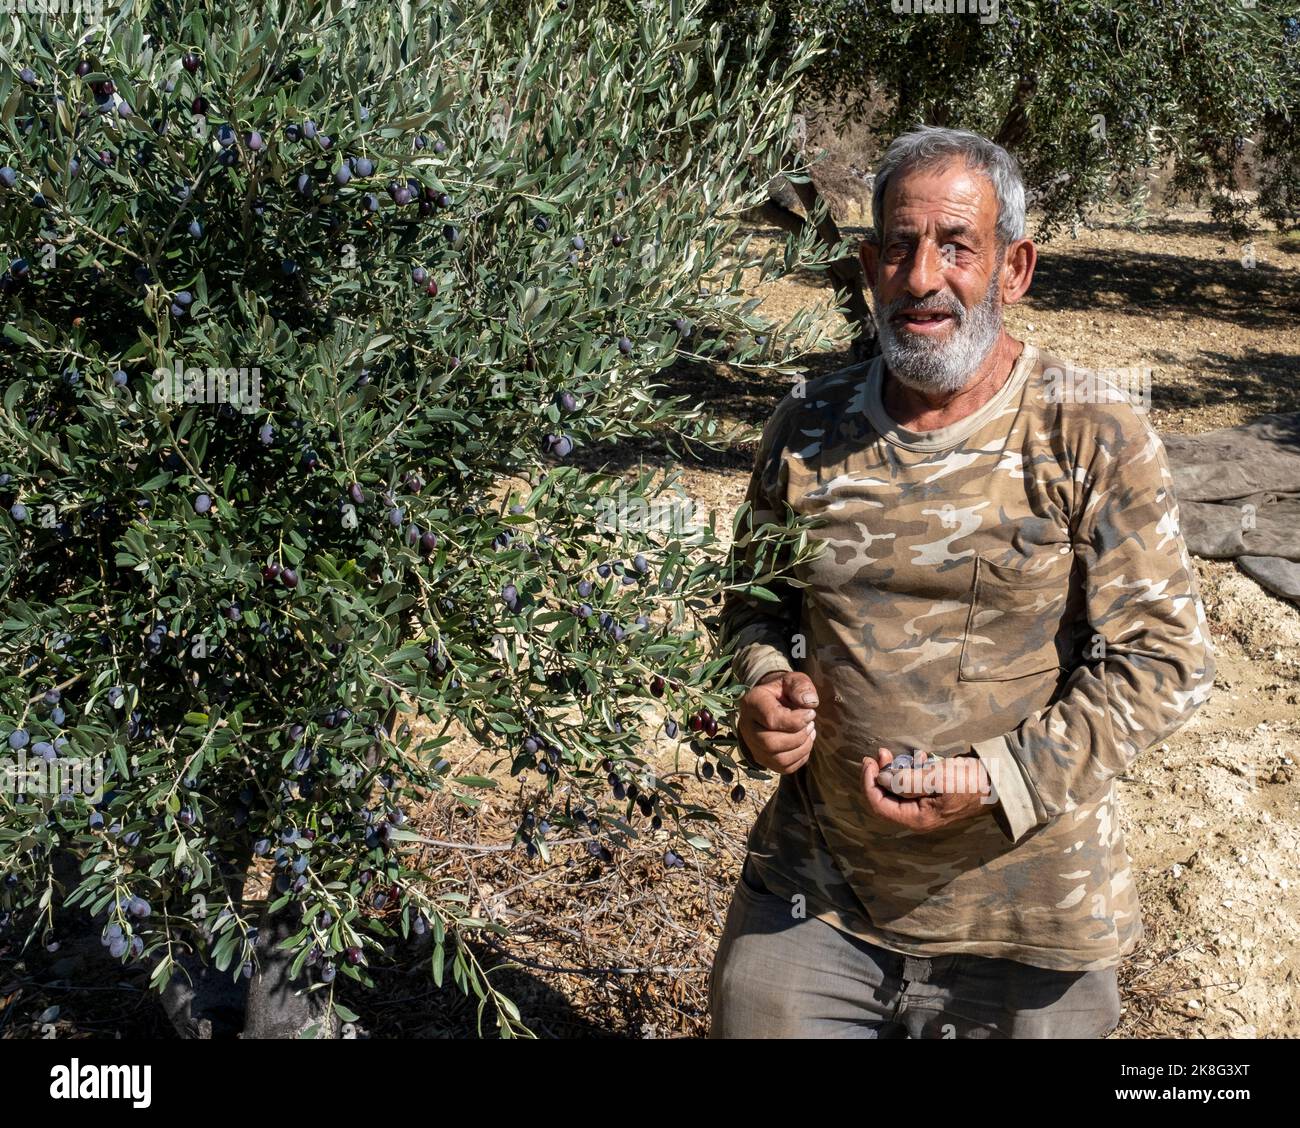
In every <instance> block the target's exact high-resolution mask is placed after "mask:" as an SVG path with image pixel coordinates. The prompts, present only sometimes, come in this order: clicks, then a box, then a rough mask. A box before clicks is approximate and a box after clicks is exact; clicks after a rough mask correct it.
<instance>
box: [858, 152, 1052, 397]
mask: <svg viewBox="0 0 1300 1128" xmlns="http://www.w3.org/2000/svg"><path fill="white" fill-rule="evenodd" d="M884 210H885V224H884V236H883V239H882V242H881V245H880V247H879V249H878V250H876V249H875V248H865V247H864V253H863V265H864V266H865V267H866V269H867V276H868V278H870V279H871V281H872V287H871V291H872V296H873V298H874V299H875V300H874V307H875V310H874V312H875V317H876V324H877V328H878V331H879V333H880V344H881V351H882V353H883V354H884V358H885V362H886V363H887V364H888V365H889V370H890V372H891V373H893V375H894V376H895V377H896V378H897V379H898V380H899V381H900V382H901V383H903V384H906V385H908V386H910V387H913V388H916V389H917V390H919V391H925V392H951V391H956V390H957V389H959V388H961V387H962V386H963V385H964V384H965V383H966V382H967V381H968V380H969V378H970V377H971V376H972V375H973V374H974V372H975V370H976V369H977V368H978V367H979V365H980V364H981V362H982V361H983V360H984V359H985V357H987V356H988V354H989V352H990V350H991V349H992V348H993V346H994V345H995V344H996V343H997V340H998V337H999V336H1000V334H1001V332H1002V299H1001V295H1000V293H999V284H1000V283H1001V281H1002V262H1003V254H1004V249H1002V248H999V247H998V245H997V239H996V235H995V231H994V229H995V226H996V224H997V217H998V203H997V196H996V194H995V193H994V190H993V185H992V183H991V182H990V181H989V180H988V178H987V177H985V176H984V175H982V174H981V173H978V172H972V171H970V170H969V169H968V168H966V166H965V164H964V163H963V162H961V161H953V162H952V163H951V164H949V165H948V166H946V167H944V168H940V169H932V170H916V171H908V170H906V169H905V170H904V171H902V172H901V173H899V174H897V175H896V176H895V178H894V179H892V180H891V182H890V184H889V186H888V188H887V189H886V191H885V200H884ZM1026 282H1027V279H1026ZM1017 296H1018V295H1017Z"/></svg>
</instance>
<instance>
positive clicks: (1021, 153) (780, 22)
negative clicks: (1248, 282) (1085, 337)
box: [708, 0, 1300, 352]
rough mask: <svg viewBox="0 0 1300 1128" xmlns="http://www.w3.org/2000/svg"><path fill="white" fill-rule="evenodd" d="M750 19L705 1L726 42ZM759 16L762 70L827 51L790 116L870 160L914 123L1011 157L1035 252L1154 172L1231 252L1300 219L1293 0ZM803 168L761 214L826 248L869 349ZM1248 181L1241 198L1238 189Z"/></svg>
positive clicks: (1129, 1)
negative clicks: (1031, 222)
mask: <svg viewBox="0 0 1300 1128" xmlns="http://www.w3.org/2000/svg"><path fill="white" fill-rule="evenodd" d="M910 6H911V5H910V4H909V5H908V7H909V8H910ZM919 6H920V5H918V7H919ZM760 9H761V6H760V5H759V4H756V3H753V2H751V0H726V2H725V3H724V2H723V0H716V2H715V3H713V4H711V6H710V8H709V12H708V14H709V16H710V17H712V18H716V19H718V20H721V21H722V22H724V23H725V24H726V26H727V28H728V32H729V34H730V35H731V36H732V37H733V38H736V39H741V38H744V37H745V36H746V35H747V34H748V32H749V29H750V27H751V26H752V24H753V21H754V20H756V19H758V18H759V12H760ZM776 9H777V11H776V21H775V27H774V32H773V34H772V36H771V38H770V40H769V45H768V52H769V54H770V56H771V58H772V59H773V60H774V61H776V60H779V59H780V58H782V57H791V58H792V57H793V54H794V53H795V52H797V51H798V49H799V46H800V44H802V43H803V42H804V41H805V40H806V39H807V38H808V36H809V35H810V34H813V33H816V34H818V35H819V36H821V37H823V45H824V47H825V48H826V49H825V51H823V52H822V53H820V54H819V55H818V56H817V58H815V59H814V61H813V62H812V64H811V65H810V66H809V67H808V68H807V69H806V70H805V71H804V72H803V75H802V80H801V82H800V87H799V95H798V102H797V107H796V108H797V109H798V110H799V111H800V112H801V113H803V114H806V115H807V116H808V117H809V119H810V120H812V121H813V122H815V123H816V124H817V125H820V126H821V127H822V129H823V130H824V131H825V132H832V133H833V132H835V131H837V130H841V129H844V128H847V127H853V128H864V129H865V130H866V132H867V134H868V136H869V137H870V138H872V139H874V140H875V141H876V142H877V147H878V148H879V149H881V150H883V148H884V146H885V145H887V144H888V142H889V141H890V140H891V139H892V138H893V137H894V136H896V135H897V134H898V133H900V132H902V131H904V130H905V129H907V128H909V127H910V126H912V125H914V124H916V123H918V122H921V123H926V124H930V125H948V126H954V127H959V128H965V129H973V130H975V131H976V132H979V133H982V134H984V135H985V136H988V137H991V138H993V139H994V140H996V141H997V142H998V143H999V144H1002V145H1005V146H1006V147H1007V148H1008V149H1009V150H1011V151H1012V152H1013V153H1015V154H1016V155H1017V157H1018V158H1019V159H1020V161H1021V164H1022V166H1023V168H1024V173H1025V181H1026V187H1027V188H1028V190H1029V192H1030V194H1031V199H1032V202H1033V203H1034V204H1036V206H1037V207H1038V208H1040V209H1041V213H1042V214H1041V220H1040V222H1039V223H1038V225H1037V228H1036V230H1035V235H1036V237H1037V238H1039V239H1042V240H1046V239H1049V238H1051V237H1052V236H1053V235H1055V234H1057V233H1059V232H1060V231H1061V229H1062V228H1063V226H1065V225H1069V224H1078V223H1083V222H1085V221H1086V219H1087V217H1088V216H1089V215H1090V214H1091V213H1092V211H1093V210H1094V209H1095V208H1097V207H1099V206H1101V205H1103V204H1106V203H1111V202H1114V201H1115V200H1119V201H1121V202H1124V203H1127V204H1130V205H1131V206H1133V207H1134V209H1135V210H1136V211H1137V212H1138V213H1139V214H1140V212H1141V209H1142V208H1143V205H1144V203H1145V201H1146V199H1147V197H1148V195H1149V192H1150V188H1151V183H1152V180H1153V179H1154V177H1155V176H1156V174H1157V173H1158V172H1159V171H1160V170H1161V169H1162V168H1165V167H1166V166H1167V167H1168V169H1169V172H1170V176H1169V181H1168V184H1167V186H1166V191H1167V198H1168V200H1169V201H1170V202H1171V203H1176V202H1178V201H1179V200H1188V201H1191V202H1193V203H1203V202H1205V201H1207V200H1208V202H1209V204H1210V207H1211V211H1212V215H1213V216H1214V217H1215V219H1216V220H1218V221H1219V222H1221V223H1223V224H1224V226H1225V228H1226V230H1227V232H1228V234H1229V235H1230V237H1232V238H1234V239H1243V238H1245V237H1246V236H1247V235H1248V233H1249V231H1250V230H1251V229H1252V227H1253V226H1257V225H1258V224H1259V223H1260V222H1261V221H1264V222H1270V223H1273V224H1274V225H1276V226H1277V228H1278V229H1279V230H1290V229H1293V228H1294V227H1295V226H1296V225H1297V223H1300V198H1298V197H1297V193H1296V187H1295V185H1296V182H1297V178H1298V176H1300V8H1297V6H1296V4H1295V0H1240V2H1238V0H1232V2H1228V3H1223V4H1211V5H1197V6H1188V5H1185V4H1181V3H1178V2H1177V0H1141V2H1138V0H1110V2H1105V0H1000V2H999V4H998V5H997V13H996V15H997V18H996V19H995V20H994V21H993V22H989V23H985V22H983V21H982V20H981V18H980V16H979V15H978V14H977V13H976V14H969V15H967V14H960V13H952V14H938V13H936V14H930V15H926V14H914V13H912V12H911V11H910V10H909V11H906V12H895V11H894V10H893V9H894V5H893V4H891V3H885V2H883V0H780V2H778V3H777V4H776ZM814 128H815V126H814ZM810 132H811V131H810ZM810 155H811V154H810ZM790 158H791V160H800V161H802V160H803V159H804V156H803V154H801V153H795V152H791V154H790ZM810 171H811V175H812V183H808V182H806V181H804V179H803V178H802V176H800V175H798V174H796V175H795V176H792V177H788V178H777V179H775V180H774V181H773V191H772V194H771V197H770V199H769V200H768V201H767V202H766V203H765V204H764V206H763V208H762V211H761V215H762V217H763V218H764V219H765V220H766V221H767V222H770V223H772V224H775V225H777V226H780V227H782V228H783V229H785V230H787V231H790V232H794V233H796V234H801V233H802V232H803V230H804V227H805V226H806V225H811V226H813V227H814V228H815V229H816V232H817V234H818V237H819V239H820V240H821V242H822V243H823V244H824V245H825V246H826V247H827V248H828V249H832V248H833V249H835V250H836V251H837V252H838V253H837V254H833V255H832V256H831V258H832V261H831V263H830V264H829V266H828V267H827V269H828V271H829V274H830V277H831V278H832V280H833V281H834V283H835V285H836V286H837V288H838V289H839V300H840V302H841V304H842V305H843V307H844V308H845V310H846V312H847V313H848V315H849V317H850V318H851V319H852V320H854V321H856V322H858V324H859V332H860V333H861V337H860V339H859V341H858V346H857V347H858V348H859V350H860V351H864V352H870V351H873V340H874V329H873V328H872V327H871V325H870V323H869V319H868V318H867V314H866V308H867V307H866V303H865V301H864V300H863V296H862V290H861V286H862V278H861V274H860V269H859V267H858V265H857V260H856V258H855V257H854V255H853V253H852V248H846V247H845V246H844V245H843V244H842V242H841V233H840V230H839V228H838V226H837V225H836V223H835V221H834V219H833V218H832V217H831V216H830V213H829V209H828V208H827V207H826V206H825V202H824V200H823V199H822V196H821V195H820V194H819V192H818V189H817V185H816V182H817V179H818V165H817V164H816V163H813V165H812V167H811V170H810ZM1252 186H1253V187H1254V189H1255V190H1256V191H1257V193H1258V195H1257V196H1256V197H1252V196H1251V195H1250V194H1249V193H1248V192H1243V188H1250V187H1252ZM845 250H848V252H849V253H843V252H844V251H845Z"/></svg>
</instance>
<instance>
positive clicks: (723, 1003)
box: [709, 858, 1120, 1038]
mask: <svg viewBox="0 0 1300 1128" xmlns="http://www.w3.org/2000/svg"><path fill="white" fill-rule="evenodd" d="M709 1014H710V1017H711V1019H712V1025H711V1029H710V1032H709V1036H710V1037H711V1038H1101V1037H1103V1036H1105V1035H1106V1034H1109V1033H1110V1032H1111V1031H1112V1030H1114V1029H1115V1027H1116V1026H1117V1025H1118V1024H1119V1017H1120V998H1119V984H1118V981H1117V979H1116V969H1115V968H1108V969H1106V970H1105V971H1087V972H1069V971H1052V970H1050V969H1047V968H1041V967H1033V966H1031V965H1029V964H1024V963H1018V962H1017V961H1015V960H1007V959H993V958H990V957H987V956H970V955H956V956H931V957H929V958H924V959H922V958H918V957H913V956H905V955H902V954H900V953H898V952H891V951H888V950H886V949H884V948H880V947H877V946H876V945H874V944H870V943H868V942H867V941H865V940H862V939H859V938H858V937H856V936H851V935H849V934H848V933H846V932H842V931H840V930H839V929H838V928H835V927H834V926H833V925H830V924H827V923H826V922H825V921H822V920H818V919H817V918H816V917H812V916H809V917H806V918H803V919H797V918H794V917H792V916H791V912H790V903H789V902H788V901H786V900H785V899H784V898H783V897H779V896H777V895H776V894H774V893H771V892H769V891H768V890H767V889H766V888H765V887H764V886H763V885H762V884H761V882H760V880H759V878H758V876H757V874H755V873H754V871H753V869H752V868H751V866H750V864H749V860H748V858H747V859H746V861H745V866H744V869H743V870H742V871H741V877H740V881H739V882H738V884H737V886H736V892H735V895H734V896H733V897H732V901H731V908H730V909H729V910H728V912H727V923H726V926H725V927H724V929H723V932H722V939H721V940H720V941H719V944H718V954H717V957H716V958H715V960H714V963H713V971H712V973H711V975H710V977H709Z"/></svg>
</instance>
